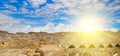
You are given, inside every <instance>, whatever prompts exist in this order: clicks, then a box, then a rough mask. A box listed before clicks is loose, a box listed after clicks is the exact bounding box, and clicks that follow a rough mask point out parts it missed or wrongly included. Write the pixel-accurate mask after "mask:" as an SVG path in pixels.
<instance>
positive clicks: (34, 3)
mask: <svg viewBox="0 0 120 56" xmlns="http://www.w3.org/2000/svg"><path fill="white" fill-rule="evenodd" d="M28 1H29V2H30V3H31V4H32V6H33V7H39V5H40V4H42V3H45V2H46V0H28Z"/></svg>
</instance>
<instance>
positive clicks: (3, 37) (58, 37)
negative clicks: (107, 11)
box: [0, 31, 120, 49]
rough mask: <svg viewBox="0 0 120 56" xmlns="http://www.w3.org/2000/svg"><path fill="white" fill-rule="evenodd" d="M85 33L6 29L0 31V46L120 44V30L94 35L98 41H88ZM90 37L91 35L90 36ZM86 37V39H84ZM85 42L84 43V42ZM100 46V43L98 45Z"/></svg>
mask: <svg viewBox="0 0 120 56" xmlns="http://www.w3.org/2000/svg"><path fill="white" fill-rule="evenodd" d="M83 35H84V33H82V32H80V33H76V32H58V33H46V32H29V33H20V32H19V33H15V34H13V33H8V32H5V31H0V48H2V49H6V48H9V49H14V48H15V49H24V48H26V49H27V48H28V49H29V48H30V49H34V48H38V47H41V45H47V44H56V45H62V46H63V47H64V45H68V46H69V45H71V44H72V45H74V44H75V45H76V44H77V45H87V44H93V45H94V46H96V44H102V45H104V44H112V45H115V44H118V45H119V44H120V40H119V39H120V38H119V37H120V32H110V31H103V32H102V33H101V32H100V34H99V35H97V36H92V38H96V39H95V40H97V41H96V42H94V41H93V42H94V43H93V42H92V41H90V40H89V41H90V42H91V43H90V42H88V40H85V39H84V36H83ZM88 37H89V36H88ZM83 39H84V40H83ZM83 43H84V44H83ZM97 46H99V45H97Z"/></svg>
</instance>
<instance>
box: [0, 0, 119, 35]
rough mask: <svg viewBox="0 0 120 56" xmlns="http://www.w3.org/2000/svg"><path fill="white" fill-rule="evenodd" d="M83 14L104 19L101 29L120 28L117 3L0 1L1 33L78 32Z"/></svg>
mask: <svg viewBox="0 0 120 56" xmlns="http://www.w3.org/2000/svg"><path fill="white" fill-rule="evenodd" d="M86 14H92V15H97V16H99V17H101V18H105V21H103V22H104V23H105V26H107V27H103V28H104V29H107V30H119V29H120V0H0V17H1V18H0V30H3V31H8V32H13V33H14V32H30V31H35V32H40V31H45V32H61V31H77V30H76V29H75V27H76V26H74V23H75V22H76V20H78V18H79V19H81V17H82V16H84V15H86Z"/></svg>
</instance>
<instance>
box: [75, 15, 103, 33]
mask: <svg viewBox="0 0 120 56" xmlns="http://www.w3.org/2000/svg"><path fill="white" fill-rule="evenodd" d="M103 22H104V20H103V19H102V18H101V17H98V16H96V15H84V16H82V17H80V18H79V19H78V20H77V21H76V28H77V29H78V30H79V31H84V32H93V31H97V30H101V29H102V28H104V23H103Z"/></svg>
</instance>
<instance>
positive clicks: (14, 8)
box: [4, 4, 17, 11]
mask: <svg viewBox="0 0 120 56" xmlns="http://www.w3.org/2000/svg"><path fill="white" fill-rule="evenodd" d="M4 7H5V8H8V9H10V10H13V11H16V10H17V9H16V7H15V6H12V5H9V4H4Z"/></svg>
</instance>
